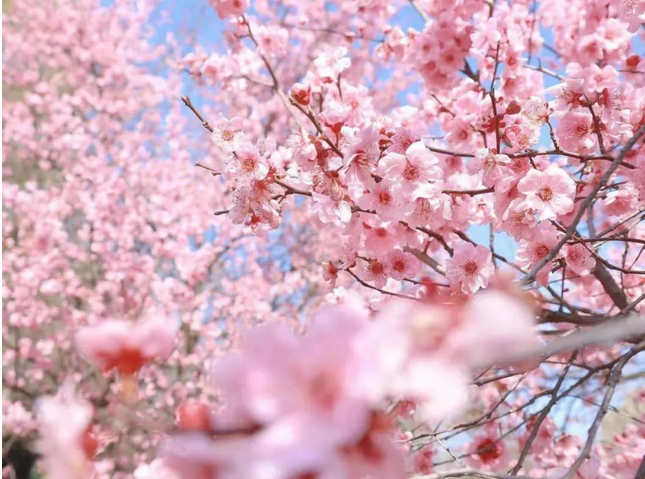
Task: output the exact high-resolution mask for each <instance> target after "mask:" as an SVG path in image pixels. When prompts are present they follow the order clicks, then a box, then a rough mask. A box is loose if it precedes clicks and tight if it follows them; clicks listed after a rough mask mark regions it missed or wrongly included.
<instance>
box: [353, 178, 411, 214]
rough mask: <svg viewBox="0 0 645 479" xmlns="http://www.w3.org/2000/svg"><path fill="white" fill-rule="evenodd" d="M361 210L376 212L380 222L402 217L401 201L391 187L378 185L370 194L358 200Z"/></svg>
mask: <svg viewBox="0 0 645 479" xmlns="http://www.w3.org/2000/svg"><path fill="white" fill-rule="evenodd" d="M358 205H359V206H360V207H361V208H365V209H368V210H374V211H376V214H377V215H378V216H379V218H381V219H382V220H385V221H387V220H395V219H398V218H399V217H400V216H401V215H402V205H401V200H400V199H399V198H398V197H397V195H396V193H395V192H394V189H393V188H392V186H391V185H388V184H384V183H383V182H381V183H378V184H377V185H376V186H375V187H374V188H373V189H372V190H371V191H370V192H368V193H367V194H364V195H363V196H361V197H360V198H359V200H358Z"/></svg>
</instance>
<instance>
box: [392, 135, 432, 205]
mask: <svg viewBox="0 0 645 479" xmlns="http://www.w3.org/2000/svg"><path fill="white" fill-rule="evenodd" d="M438 161H439V160H437V157H435V156H434V155H433V154H432V153H431V152H430V150H428V148H426V146H425V144H424V143H423V142H422V141H417V142H415V143H413V144H412V145H410V146H409V147H408V149H407V150H406V152H405V155H400V154H398V153H390V154H388V155H386V156H384V157H383V158H382V159H381V161H380V162H379V169H380V170H381V171H382V172H383V173H384V174H386V175H389V176H390V177H391V178H393V179H394V181H396V182H397V183H398V185H400V187H401V188H400V189H401V192H402V193H403V195H404V196H408V195H409V194H410V193H412V192H413V191H414V190H415V188H417V185H419V184H421V183H427V182H428V180H429V179H431V178H433V177H434V178H436V177H439V176H440V175H441V170H439V169H438V168H437V164H438ZM397 189H398V188H397Z"/></svg>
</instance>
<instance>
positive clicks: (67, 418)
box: [36, 390, 98, 479]
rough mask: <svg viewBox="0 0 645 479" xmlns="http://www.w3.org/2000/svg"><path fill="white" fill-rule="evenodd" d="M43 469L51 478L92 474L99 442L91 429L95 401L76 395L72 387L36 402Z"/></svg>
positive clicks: (77, 478)
mask: <svg viewBox="0 0 645 479" xmlns="http://www.w3.org/2000/svg"><path fill="white" fill-rule="evenodd" d="M36 411H37V419H38V423H39V425H40V434H41V436H40V437H41V439H40V441H39V443H38V447H39V450H40V453H41V454H42V456H43V464H44V469H45V471H46V472H47V477H49V478H51V479H87V478H88V477H92V469H93V468H92V464H91V461H92V460H93V458H94V455H95V454H96V450H97V448H98V442H97V440H96V439H95V438H94V436H93V435H92V433H91V430H90V428H91V421H92V416H93V409H92V405H91V404H90V403H88V402H86V401H83V400H80V399H76V398H75V397H74V396H73V392H72V391H71V390H63V391H60V392H59V393H58V396H56V397H43V398H41V399H39V400H38V402H37V404H36Z"/></svg>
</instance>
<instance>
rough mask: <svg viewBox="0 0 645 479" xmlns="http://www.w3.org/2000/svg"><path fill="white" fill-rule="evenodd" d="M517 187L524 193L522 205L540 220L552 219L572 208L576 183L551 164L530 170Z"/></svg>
mask: <svg viewBox="0 0 645 479" xmlns="http://www.w3.org/2000/svg"><path fill="white" fill-rule="evenodd" d="M517 189H518V190H519V191H520V192H521V193H524V194H525V195H526V199H525V200H524V202H523V205H524V207H525V208H531V209H532V210H534V211H535V212H536V213H537V214H538V215H539V218H540V220H546V219H554V218H556V216H557V215H565V214H567V213H569V212H571V210H573V199H574V198H573V196H574V194H575V192H576V184H575V182H574V181H573V180H572V179H571V177H570V176H569V175H568V174H567V173H566V172H565V171H564V170H563V169H562V168H559V167H558V166H555V165H553V166H551V167H549V168H548V169H547V170H546V171H539V170H535V169H532V170H530V171H529V172H528V173H527V174H526V176H525V177H524V178H522V179H521V180H520V182H519V183H518V185H517Z"/></svg>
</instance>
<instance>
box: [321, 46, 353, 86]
mask: <svg viewBox="0 0 645 479" xmlns="http://www.w3.org/2000/svg"><path fill="white" fill-rule="evenodd" d="M346 55H347V48H345V47H337V48H334V49H331V50H328V51H325V52H322V53H319V54H318V56H317V57H316V59H315V60H314V66H315V67H316V71H317V73H318V76H319V77H320V78H321V79H322V81H323V82H326V83H331V82H333V81H335V80H336V78H337V77H338V75H340V74H341V73H342V72H343V71H345V70H346V69H347V68H349V66H350V65H351V64H352V61H351V60H350V58H349V57H347V56H346Z"/></svg>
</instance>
